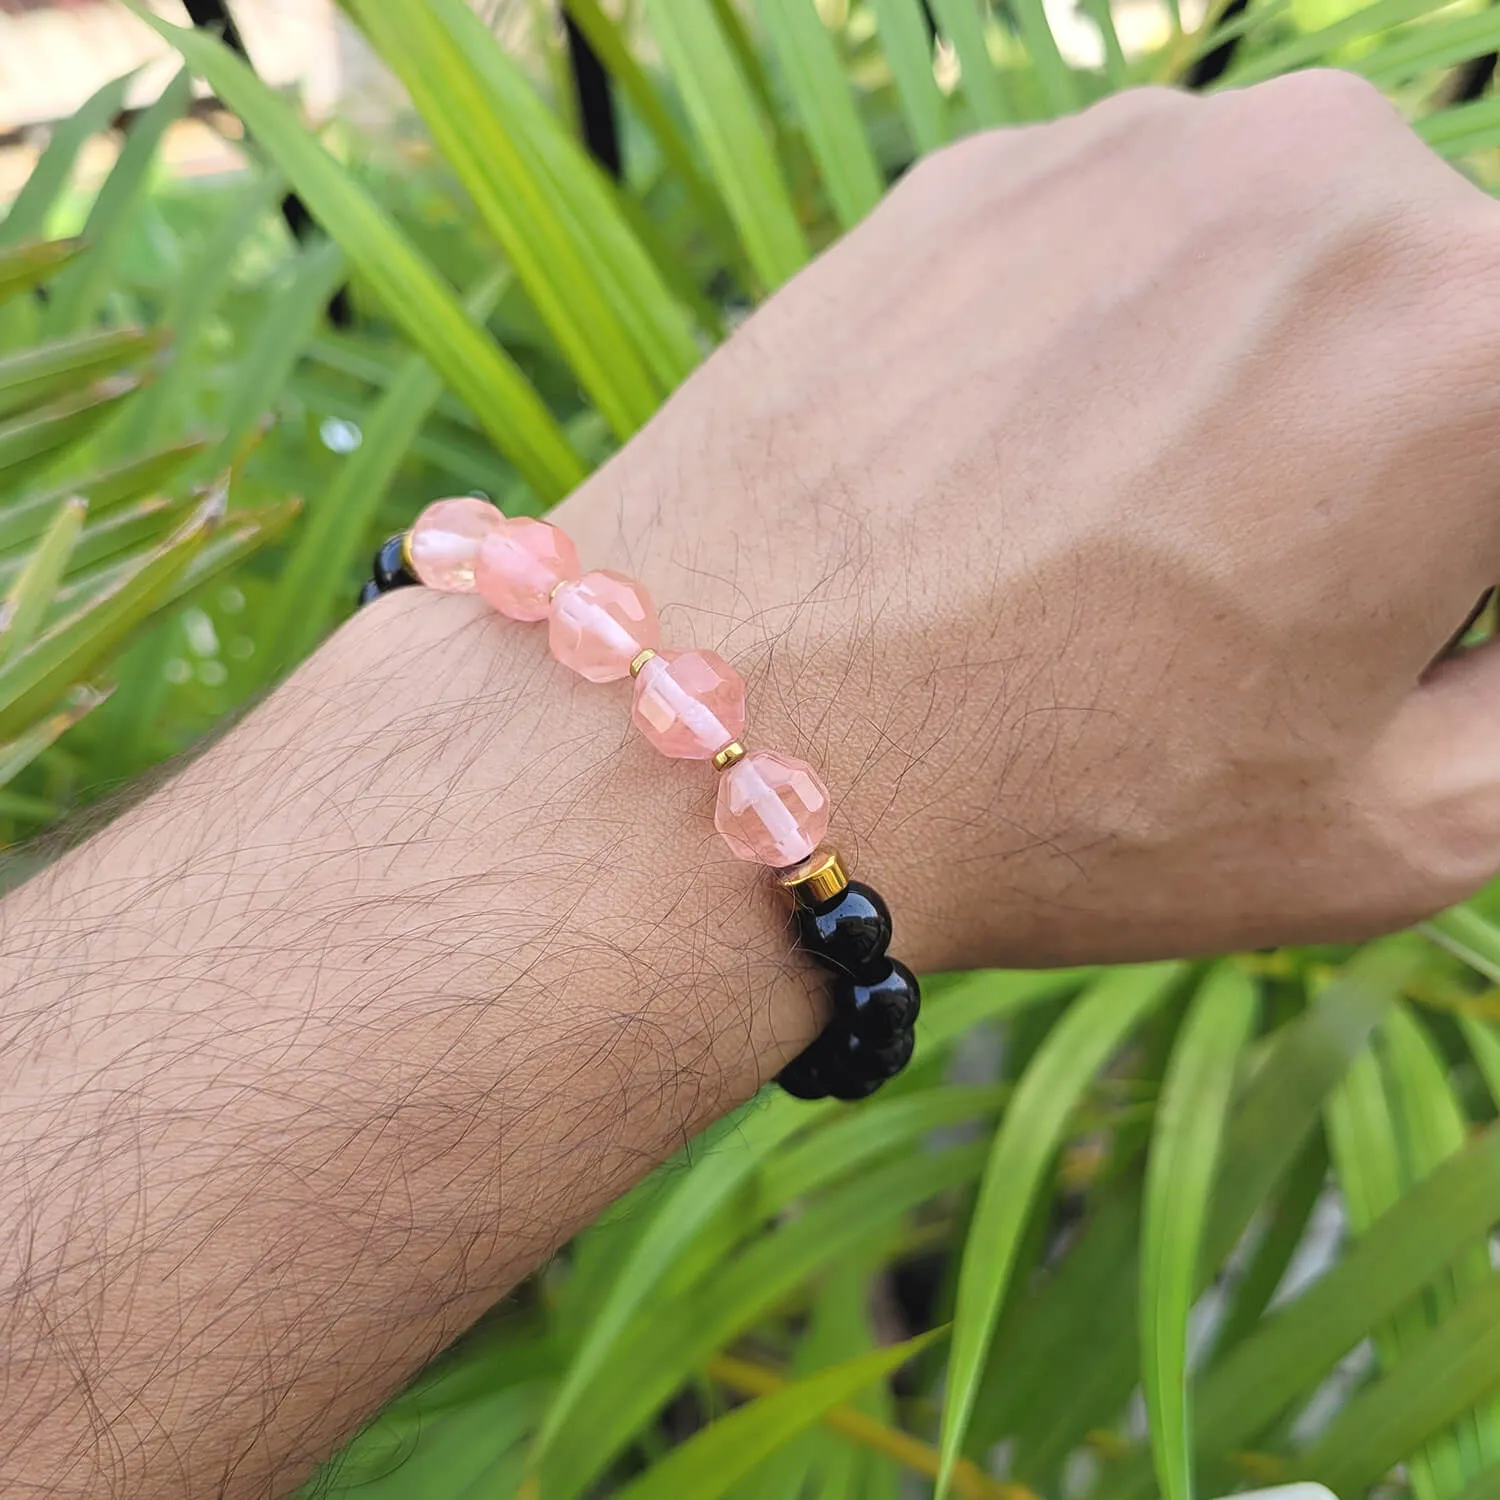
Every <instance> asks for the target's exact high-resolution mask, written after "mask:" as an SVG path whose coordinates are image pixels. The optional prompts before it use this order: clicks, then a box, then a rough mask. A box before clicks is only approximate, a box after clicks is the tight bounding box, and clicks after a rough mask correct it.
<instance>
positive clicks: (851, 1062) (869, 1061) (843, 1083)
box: [776, 1017, 916, 1101]
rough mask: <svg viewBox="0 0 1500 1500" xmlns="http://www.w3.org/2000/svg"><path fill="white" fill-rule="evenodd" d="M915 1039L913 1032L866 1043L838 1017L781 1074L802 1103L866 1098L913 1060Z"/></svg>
mask: <svg viewBox="0 0 1500 1500" xmlns="http://www.w3.org/2000/svg"><path fill="white" fill-rule="evenodd" d="M915 1045H916V1037H915V1035H914V1033H913V1032H912V1031H911V1029H910V1028H909V1027H908V1028H907V1029H906V1030H905V1031H899V1032H897V1033H896V1034H895V1035H894V1036H892V1037H890V1038H889V1039H887V1040H886V1041H885V1042H883V1043H881V1044H877V1043H875V1042H870V1041H866V1040H865V1039H864V1038H863V1037H860V1036H856V1035H855V1034H854V1033H853V1032H852V1031H850V1030H849V1028H848V1026H847V1025H845V1023H844V1022H843V1021H842V1020H841V1019H839V1018H837V1017H835V1019H834V1020H832V1021H830V1022H829V1024H828V1025H827V1026H826V1027H824V1029H823V1031H822V1033H821V1034H820V1035H819V1036H818V1037H817V1038H816V1039H815V1040H814V1041H813V1042H812V1044H811V1045H810V1046H808V1048H807V1049H806V1050H805V1051H803V1052H801V1053H799V1054H798V1055H797V1056H796V1057H794V1058H793V1059H792V1060H791V1062H789V1063H788V1064H787V1065H786V1067H784V1068H783V1069H782V1070H781V1072H780V1073H779V1074H778V1075H777V1078H776V1081H777V1083H779V1084H780V1085H781V1087H782V1088H784V1089H785V1090H786V1091H787V1093H789V1094H791V1095H792V1096H793V1097H794V1098H797V1099H822V1098H825V1097H826V1096H828V1095H830V1094H831V1095H832V1096H833V1097H834V1098H835V1099H844V1100H850V1101H852V1100H855V1099H866V1098H868V1097H869V1096H870V1095H871V1094H873V1093H874V1092H875V1090H876V1089H878V1088H879V1087H880V1085H881V1084H883V1083H884V1082H885V1081H886V1080H887V1079H888V1078H894V1077H895V1076H896V1074H897V1073H899V1072H900V1071H901V1070H902V1068H904V1067H905V1066H906V1065H907V1063H908V1062H910V1061H911V1054H912V1048H913V1047H914V1046H915Z"/></svg>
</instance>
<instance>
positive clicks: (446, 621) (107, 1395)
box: [0, 596, 816, 1495]
mask: <svg viewBox="0 0 1500 1500" xmlns="http://www.w3.org/2000/svg"><path fill="white" fill-rule="evenodd" d="M539 644H540V643H539V642H538V641H537V640H536V638H535V637H534V636H528V635H526V634H524V633H519V632H515V631H508V630H507V629H506V627H505V626H504V625H503V624H502V623H500V622H497V621H495V620H493V618H490V617H487V616H486V615H485V614H484V612H483V611H481V610H479V609H477V608H475V607H473V605H472V602H470V601H454V600H444V601H440V600H436V599H434V598H431V597H420V598H419V597H415V596H406V597H400V598H396V599H392V600H390V601H387V602H385V603H383V604H382V605H381V606H380V607H379V608H378V609H374V610H371V611H369V612H367V613H366V614H365V615H364V616H362V617H361V618H360V619H359V620H358V621H357V622H355V624H354V625H352V626H351V627H349V628H348V629H346V630H345V631H344V632H343V633H342V634H341V635H340V636H339V637H338V638H337V639H336V640H335V641H334V642H332V643H330V645H329V646H328V647H326V648H325V649H324V651H323V652H322V653H320V655H319V656H318V657H317V658H315V659H314V661H313V662H311V663H310V664H309V665H308V666H307V667H306V668H305V669H304V670H303V672H302V673H300V674H299V675H298V676H297V677H296V678H294V679H293V680H292V681H291V682H290V683H289V684H287V685H286V686H285V687H284V688H283V689H282V690H281V692H280V693H279V694H278V695H277V696H276V698H275V699H274V700H272V702H270V703H269V704H267V705H265V706H264V707H263V708H262V709H261V710H259V711H258V712H257V713H256V714H255V715H253V716H252V717H251V718H250V719H249V720H248V721H247V722H246V723H245V724H243V725H242V726H240V727H239V728H238V729H237V730H236V731H235V732H234V733H233V734H232V735H231V736H230V737H229V738H228V739H226V740H225V741H223V742H221V743H220V744H219V745H218V746H216V747H215V748H214V749H212V750H211V751H209V752H208V753H207V754H206V755H204V756H203V757H202V758H201V759H199V760H198V761H196V762H194V763H193V764H192V765H190V766H189V767H187V768H186V769H185V770H184V771H183V772H182V773H181V774H180V775H179V776H178V777H177V778H176V779H175V780H174V781H173V782H171V783H170V784H169V785H168V786H167V787H166V788H165V789H164V790H163V791H162V792H161V793H159V794H158V795H157V796H156V797H154V798H152V799H150V800H148V801H147V802H145V803H144V804H142V805H141V806H140V807H138V808H136V809H135V810H134V811H132V812H131V813H130V814H128V815H127V816H125V817H124V818H122V819H120V820H119V821H118V822H117V823H115V824H114V825H113V826H111V827H110V828H109V829H108V830H106V831H105V832H104V833H103V834H102V835H101V836H100V837H99V838H98V839H97V840H95V841H94V842H93V843H91V844H90V845H89V846H87V847H86V849H85V850H83V851H79V852H78V853H75V854H74V855H72V856H69V857H68V858H67V859H65V860H63V861H62V862H61V863H60V864H59V865H58V866H56V867H55V868H54V869H52V870H50V871H48V872H47V873H45V874H44V875H43V876H41V877H40V878H39V879H37V880H36V881H34V882H33V883H32V884H31V885H30V886H28V887H26V888H24V889H23V890H22V891H21V892H19V893H18V894H17V895H16V896H15V897H14V898H12V900H11V902H10V903H8V905H7V906H6V908H5V909H4V916H5V942H4V951H5V955H6V956H5V959H4V972H3V981H0V989H3V993H4V994H5V996H6V999H5V1009H4V1013H3V1022H4V1047H3V1052H0V1055H3V1057H4V1067H5V1072H6V1076H5V1081H4V1087H3V1089H0V1101H3V1102H0V1160H3V1163H4V1171H3V1173H0V1181H3V1182H4V1184H5V1185H4V1187H3V1189H0V1191H3V1192H4V1194H5V1202H4V1207H3V1213H0V1219H3V1222H5V1223H6V1225H7V1230H8V1232H7V1236H6V1241H5V1246H4V1251H3V1253H4V1256H5V1262H4V1265H5V1270H4V1273H3V1277H0V1282H3V1285H4V1287H5V1292H6V1295H5V1297H4V1300H3V1304H0V1305H3V1306H4V1308H5V1309H6V1311H5V1314H4V1318H3V1321H0V1338H3V1339H4V1341H5V1345H4V1347H5V1353H6V1359H7V1377H8V1382H9V1389H10V1391H11V1392H12V1400H14V1396H15V1393H17V1392H24V1393H25V1394H24V1399H23V1404H22V1407H21V1410H20V1412H19V1413H14V1412H13V1413H11V1414H10V1420H8V1422H7V1439H6V1441H5V1444H4V1448H5V1457H4V1458H3V1459H0V1476H3V1477H4V1479H5V1480H6V1482H7V1484H6V1486H5V1487H6V1488H7V1492H10V1490H11V1489H13V1488H15V1489H18V1488H19V1487H20V1486H21V1485H22V1484H23V1483H26V1482H31V1483H34V1484H35V1485H36V1486H37V1488H38V1489H39V1490H44V1491H46V1492H48V1493H53V1492H58V1493H79V1494H98V1493H99V1492H100V1490H101V1488H102V1487H103V1479H104V1476H105V1475H106V1474H108V1475H110V1476H111V1478H110V1482H111V1483H112V1484H113V1487H114V1489H115V1490H116V1492H119V1493H151V1494H154V1495H170V1494H174V1493H181V1494H184V1495H187V1494H195V1495H196V1494H201V1493H207V1492H211V1491H214V1492H216V1489H217V1486H218V1485H219V1483H220V1481H221V1479H224V1478H226V1477H228V1476H230V1475H231V1473H232V1475H233V1478H232V1481H231V1482H230V1484H229V1487H228V1490H227V1493H231V1494H233V1493H245V1494H262V1493H264V1492H265V1491H266V1489H267V1484H268V1477H269V1476H271V1475H274V1476H275V1478H276V1480H277V1482H279V1483H281V1484H283V1485H284V1484H285V1483H288V1482H291V1481H292V1480H294V1479H295V1478H296V1477H298V1475H299V1474H300V1473H301V1472H303V1471H304V1470H305V1467H306V1464H307V1463H308V1462H309V1461H310V1460H311V1459H313V1458H315V1457H317V1456H320V1455H321V1454H322V1453H324V1452H326V1451H327V1449H328V1447H329V1446H330V1445H331V1443H332V1442H333V1441H334V1440H335V1439H336V1437H337V1436H338V1435H339V1434H340V1433H341V1432H344V1431H346V1430H347V1429H348V1427H349V1425H350V1424H351V1422H352V1421H354V1420H356V1419H357V1418H358V1416H359V1415H361V1414H362V1413H363V1412H364V1411H366V1410H368V1409H369V1408H370V1406H371V1405H372V1404H373V1403H374V1402H376V1401H378V1399H379V1398H380V1396H381V1395H382V1394H384V1393H385V1392H388V1391H389V1390H390V1389H391V1388H392V1387H393V1386H394V1385H395V1384H398V1383H399V1382H400V1380H401V1379H402V1378H403V1376H404V1375H406V1374H409V1373H410V1372H411V1371H412V1370H414V1369H415V1368H416V1367H417V1366H418V1365H419V1364H420V1363H421V1362H422V1361H423V1360H424V1359H425V1358H426V1357H428V1356H430V1355H431V1354H432V1353H433V1352H435V1350H436V1349H437V1348H439V1347H441V1345H442V1344H443V1343H444V1342H445V1341H446V1340H447V1339H449V1338H451V1337H452V1336H453V1335H454V1334H455V1333H456V1332H458V1331H459V1330H460V1329H461V1328H462V1327H464V1326H465V1325H466V1324H467V1323H468V1322H469V1321H471V1320H472V1318H473V1317H474V1316H475V1315H476V1314H477V1313H478V1312H480V1311H481V1310H483V1308H484V1307H485V1306H486V1305H488V1304H489V1303H490V1302H491V1301H493V1300H494V1298H495V1297H496V1296H497V1295H498V1294H499V1293H501V1292H502V1291H503V1290H504V1289H505V1288H506V1287H508V1286H509V1285H510V1284H512V1283H513V1282H514V1281H515V1280H516V1279H517V1278H518V1277H519V1276H520V1275H522V1274H523V1273H524V1272H525V1271H526V1270H527V1269H529V1268H530V1267H531V1266H532V1265H534V1264H535V1263H536V1262H537V1261H538V1260H539V1259H540V1258H541V1257H542V1256H544V1255H545V1254H546V1253H547V1252H548V1251H549V1250H550V1249H551V1248H552V1247H553V1246H555V1245H556V1244H557V1243H558V1242H559V1241H560V1240H561V1239H562V1238H564V1237H565V1236H566V1235H567V1234H568V1233H569V1232H570V1230H571V1229H572V1228H575V1227H576V1226H578V1225H579V1224H581V1223H583V1222H585V1221H586V1220H587V1219H588V1218H589V1217H591V1215H592V1214H593V1213H595V1212H597V1210H598V1208H599V1207H600V1206H601V1205H602V1204H603V1203H605V1202H606V1201H608V1199H609V1198H611V1197H612V1196H614V1195H616V1194H617V1193H618V1192H619V1191H621V1190H622V1189H623V1188H624V1187H625V1186H626V1185H627V1184H628V1183H629V1182H630V1181H632V1180H633V1179H635V1178H636V1177H638V1176H639V1175H641V1173H642V1172H644V1171H645V1170H647V1169H649V1167H650V1166H651V1165H653V1164H655V1163H656V1162H657V1161H659V1160H661V1159H662V1158H664V1157H665V1156H666V1155H668V1154H670V1152H671V1151H672V1150H673V1149H675V1147H676V1146H677V1145H678V1144H680V1142H681V1141H682V1139H683V1138H684V1136H685V1135H686V1134H687V1133H690V1132H691V1131H692V1130H693V1129H695V1128H696V1127H697V1126H698V1125H700V1124H702V1123H703V1122H705V1121H706V1120H708V1119H709V1118H712V1117H713V1116H714V1115H716V1114H717V1113H719V1112H721V1111H722V1110H723V1109H725V1108H726V1107H728V1106H729V1105H731V1104H732V1103H734V1102H736V1101H738V1100H739V1099H741V1098H743V1097H745V1096H747V1095H748V1094H749V1093H750V1092H752V1091H753V1089H754V1087H755V1086H756V1084H757V1082H758V1081H759V1079H760V1078H761V1077H763V1076H769V1074H770V1073H771V1072H772V1071H774V1069H775V1067H776V1066H778V1065H779V1063H780V1062H781V1061H782V1060H784V1058H785V1056H786V1055H788V1054H789V1053H790V1052H791V1051H794V1050H795V1049H796V1047H797V1046H799V1045H800V1044H801V1043H802V1042H805V1041H806V1040H807V1038H808V1037H809V1036H810V1035H811V1033H812V1031H813V1030H814V1029H815V1024H816V1022H815V1017H814V1010H813V1003H812V1001H811V998H810V996H811V993H812V988H811V987H810V986H809V984H808V982H807V977H806V975H805V974H804V971H803V968H802V966H801V965H800V964H799V963H798V962H797V961H795V960H794V959H793V958H792V957H791V956H790V954H789V951H788V949H789V943H788V940H787V935H786V932H785V930H784V915H785V914H784V912H782V911H781V910H780V909H779V908H778V906H777V905H776V903H775V901H774V900H773V899H772V898H771V897H770V896H769V894H768V893H767V892H766V891H765V890H764V888H763V887H761V886H760V885H759V884H758V883H757V882H755V881H754V880H753V878H750V876H749V872H748V871H747V870H746V869H745V868H744V867H743V866H741V865H738V864H737V863H736V862H735V861H733V860H732V859H729V858H728V856H727V855H726V854H724V853H723V852H722V850H721V848H720V846H718V843H717V839H716V837H715V835H714V833H713V830H712V825H711V823H710V822H709V821H708V819H707V818H706V816H705V797H704V795H703V794H704V793H705V792H706V791H707V790H708V787H707V785H706V784H705V783H703V779H702V775H701V772H702V768H701V767H699V768H688V769H685V770H679V769H677V768H668V767H665V766H663V765H662V764H661V763H660V762H659V761H657V760H656V759H654V758H653V757H652V756H651V754H650V752H649V751H647V750H645V749H644V747H642V746H641V745H639V744H638V743H633V742H632V741H631V740H630V738H629V736H628V733H627V725H626V722H625V721H624V717H623V715H622V714H621V712H620V709H621V704H620V703H619V701H618V700H617V695H613V694H610V693H608V692H602V693H601V692H600V691H599V690H597V689H594V690H590V689H588V688H587V686H586V685H581V686H580V687H579V689H578V690H577V691H576V692H575V691H574V690H572V688H571V686H570V685H569V684H568V683H566V682H565V681H562V680H561V679H562V676H563V674H562V673H561V672H560V671H558V670H557V669H555V668H552V667H550V666H549V663H548V660H547V658H546V656H545V651H544V649H539ZM102 1424H108V1426H109V1429H110V1433H111V1441H110V1442H109V1443H108V1444H100V1443H99V1440H98V1434H99V1429H100V1427H101V1425H102Z"/></svg>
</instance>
